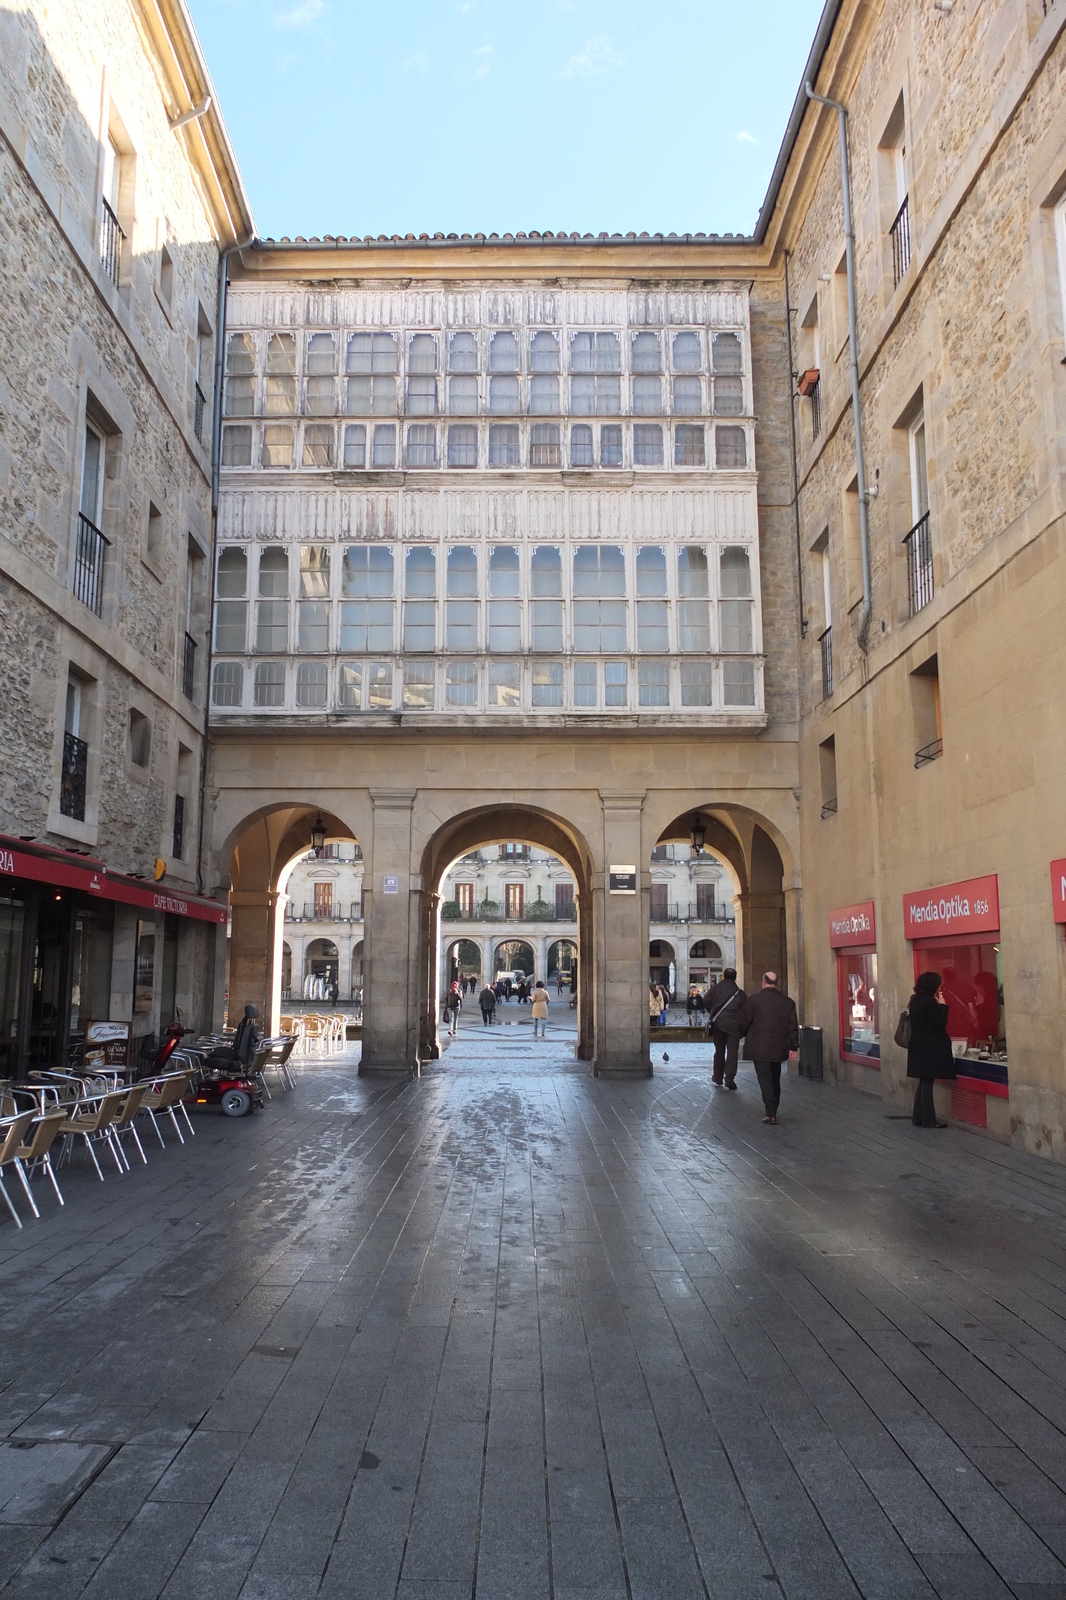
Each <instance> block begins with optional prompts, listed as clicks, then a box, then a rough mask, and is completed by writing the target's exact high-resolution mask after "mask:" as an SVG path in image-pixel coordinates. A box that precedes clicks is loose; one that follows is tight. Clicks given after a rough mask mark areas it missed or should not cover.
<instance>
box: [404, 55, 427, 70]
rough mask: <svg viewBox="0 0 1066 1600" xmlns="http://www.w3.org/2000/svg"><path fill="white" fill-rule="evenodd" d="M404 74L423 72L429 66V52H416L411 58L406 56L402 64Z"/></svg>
mask: <svg viewBox="0 0 1066 1600" xmlns="http://www.w3.org/2000/svg"><path fill="white" fill-rule="evenodd" d="M403 66H404V71H405V72H425V70H426V68H427V67H428V66H429V51H428V50H416V51H415V53H414V55H413V56H408V57H407V59H406V61H405V62H404V64H403Z"/></svg>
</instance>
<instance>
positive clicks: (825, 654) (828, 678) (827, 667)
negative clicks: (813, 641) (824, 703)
mask: <svg viewBox="0 0 1066 1600" xmlns="http://www.w3.org/2000/svg"><path fill="white" fill-rule="evenodd" d="M818 644H819V647H820V649H821V652H822V699H823V700H828V699H829V696H830V695H831V694H832V692H833V629H832V626H830V627H828V628H826V630H825V632H824V633H823V634H822V636H821V637H820V639H819V640H818Z"/></svg>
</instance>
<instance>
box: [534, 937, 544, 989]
mask: <svg viewBox="0 0 1066 1600" xmlns="http://www.w3.org/2000/svg"><path fill="white" fill-rule="evenodd" d="M535 943H536V954H535V955H534V957H533V966H534V971H533V979H534V982H535V981H536V980H537V979H538V978H539V979H540V980H541V982H542V983H543V984H545V985H547V982H548V939H547V936H546V935H545V934H543V933H540V934H538V935H537V938H536V941H535Z"/></svg>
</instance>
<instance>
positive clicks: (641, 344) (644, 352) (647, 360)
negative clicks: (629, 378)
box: [633, 333, 663, 372]
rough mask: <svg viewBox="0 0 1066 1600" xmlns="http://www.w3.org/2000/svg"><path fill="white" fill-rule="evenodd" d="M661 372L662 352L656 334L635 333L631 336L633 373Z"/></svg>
mask: <svg viewBox="0 0 1066 1600" xmlns="http://www.w3.org/2000/svg"><path fill="white" fill-rule="evenodd" d="M662 370H663V361H662V351H661V350H660V348H659V335H658V334H657V333H636V334H634V335H633V371H634V372H661V371H662Z"/></svg>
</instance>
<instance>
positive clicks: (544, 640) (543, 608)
mask: <svg viewBox="0 0 1066 1600" xmlns="http://www.w3.org/2000/svg"><path fill="white" fill-rule="evenodd" d="M530 610H531V612H532V619H531V620H532V629H533V649H534V650H561V649H562V648H563V603H562V601H561V600H534V601H532V602H531V605H530Z"/></svg>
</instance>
